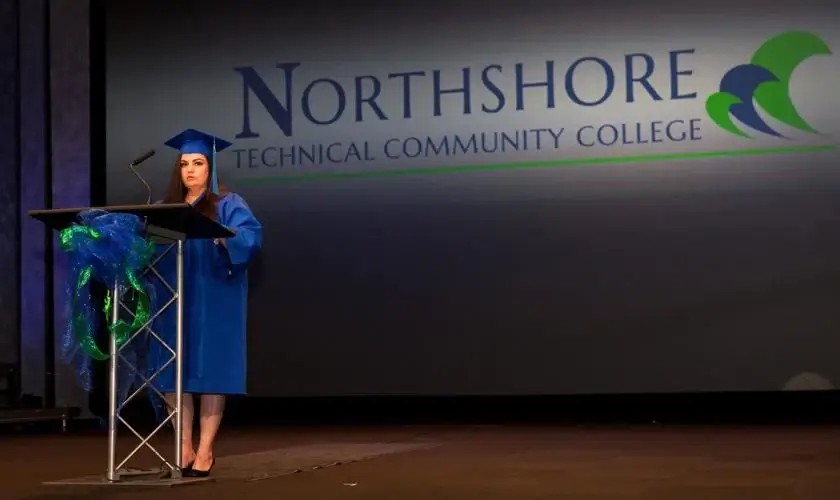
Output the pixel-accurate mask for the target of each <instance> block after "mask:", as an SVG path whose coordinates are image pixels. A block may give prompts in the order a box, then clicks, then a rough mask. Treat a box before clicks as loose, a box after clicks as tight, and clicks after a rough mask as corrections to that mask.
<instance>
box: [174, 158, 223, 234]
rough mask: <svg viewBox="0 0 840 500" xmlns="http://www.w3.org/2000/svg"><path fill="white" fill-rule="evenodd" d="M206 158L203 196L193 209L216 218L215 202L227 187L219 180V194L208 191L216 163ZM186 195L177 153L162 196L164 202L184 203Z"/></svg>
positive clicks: (208, 216)
mask: <svg viewBox="0 0 840 500" xmlns="http://www.w3.org/2000/svg"><path fill="white" fill-rule="evenodd" d="M205 160H207V184H208V185H207V186H205V188H206V191H205V193H204V196H202V197H201V199H200V200H198V203H196V204H195V209H196V210H198V211H199V212H201V214H202V215H204V216H205V217H207V218H209V219H212V220H217V219H218V217H217V215H216V204H217V203H218V202H219V200H221V199H222V198H224V197H225V195H226V194H228V190H227V188H225V187H224V186H223V185H222V183H221V181H219V194H213V193H211V192H210V186H209V184H210V182H211V179H212V178H213V171H214V170H215V169H216V165H213V163H212V162H211V161H210V159H209V158H205ZM216 179H218V174H216ZM186 196H187V186H185V185H184V180H183V179H182V178H181V155H178V158H177V159H176V160H175V167H174V168H173V169H172V175H171V176H170V177H169V186H168V187H167V188H166V196H164V198H163V202H164V203H184V200H185V198H186Z"/></svg>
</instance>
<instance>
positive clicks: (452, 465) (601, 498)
mask: <svg viewBox="0 0 840 500" xmlns="http://www.w3.org/2000/svg"><path fill="white" fill-rule="evenodd" d="M170 442H171V440H170V439H169V438H168V437H167V439H165V440H164V441H162V442H161V441H158V443H160V444H164V445H165V444H169V443H170ZM134 444H136V441H131V440H130V439H127V437H125V436H124V439H123V442H122V446H121V449H122V451H123V452H125V451H127V450H130V449H131V447H133V445H134ZM168 449H169V447H166V448H165V450H167V451H168ZM105 453H106V437H105V434H104V433H89V432H88V433H78V434H74V433H72V432H71V433H69V434H66V435H52V436H15V435H11V436H10V435H4V436H1V437H0V467H2V468H0V470H1V471H2V479H3V484H2V490H0V491H2V494H0V497H2V498H3V499H7V500H11V499H21V498H27V499H47V498H49V499H58V498H68V499H69V498H76V499H85V498H87V499H97V500H99V499H109V498H115V499H116V498H119V499H124V498H125V499H128V498H138V499H140V498H152V497H156V498H179V499H193V498H195V499H199V498H201V499H205V500H206V499H207V498H216V499H219V500H223V498H236V499H237V500H244V499H246V498H265V499H276V498H286V499H294V500H307V499H324V498H344V499H361V498H364V499H382V500H415V499H416V500H421V499H422V500H444V499H459V500H461V499H468V498H480V499H482V500H493V499H506V500H529V499H555V498H556V499H569V500H572V499H575V500H576V499H587V500H590V499H591V500H596V499H597V500H610V499H621V500H631V499H634V500H670V499H674V500H692V499H697V500H701V499H702V500H710V499H713V500H728V499H739V500H740V499H757V500H758V499H760V500H769V499H772V500H787V499H802V500H823V499H824V500H837V499H840V428H837V427H812V428H803V427H798V428H696V427H695V428H689V427H686V428H679V427H656V426H651V427H646V428H595V427H593V428H586V427H545V426H540V427H518V426H511V427H506V426H498V427H495V426H494V427H434V426H432V427H423V426H411V427H401V428H341V429H339V428H331V429H301V428H286V429H270V428H250V429H245V428H240V429H229V430H227V431H226V432H225V433H224V434H223V436H222V437H220V441H219V444H218V455H219V460H218V463H217V468H216V469H214V477H215V481H213V482H205V483H201V484H195V485H190V486H180V487H173V488H141V489H137V488H133V487H128V486H101V487H93V488H91V487H76V486H45V485H43V484H42V483H43V482H45V481H53V480H60V479H70V478H75V477H81V476H86V475H91V474H97V473H99V472H100V471H103V470H104V466H105V463H106V462H105V459H106V454H105ZM122 456H124V455H122ZM129 465H130V466H134V467H148V466H155V467H157V466H158V465H159V460H157V459H155V458H154V457H153V456H152V455H151V454H150V453H143V455H142V457H141V458H139V459H138V460H135V461H132V462H131V463H130V464H129Z"/></svg>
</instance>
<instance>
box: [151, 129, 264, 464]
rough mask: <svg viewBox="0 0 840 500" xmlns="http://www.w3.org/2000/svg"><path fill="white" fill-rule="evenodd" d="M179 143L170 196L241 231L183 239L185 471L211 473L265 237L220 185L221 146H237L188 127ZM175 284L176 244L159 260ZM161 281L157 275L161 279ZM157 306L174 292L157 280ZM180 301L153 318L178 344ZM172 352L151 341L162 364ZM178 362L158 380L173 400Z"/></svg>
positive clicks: (241, 358) (238, 388)
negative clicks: (254, 266)
mask: <svg viewBox="0 0 840 500" xmlns="http://www.w3.org/2000/svg"><path fill="white" fill-rule="evenodd" d="M166 145H167V146H170V147H173V148H175V149H177V150H178V151H179V153H180V154H179V156H178V161H177V162H176V164H175V166H174V168H173V170H172V178H171V179H170V183H169V188H168V190H167V193H166V197H165V199H164V200H163V202H165V203H183V202H187V203H190V204H191V205H193V206H194V207H195V208H196V209H197V210H198V211H200V212H201V213H202V214H204V215H205V216H206V217H209V218H211V219H213V220H215V221H217V222H219V223H220V224H222V225H223V226H225V227H227V228H228V229H230V230H231V231H232V232H233V233H234V236H232V237H230V238H227V239H220V240H201V239H195V240H187V241H186V242H185V244H184V281H183V285H184V324H183V326H184V329H183V332H184V334H183V342H184V343H183V360H182V361H183V386H182V387H183V393H184V394H183V400H182V401H183V407H182V421H183V424H182V430H183V453H182V457H181V465H182V474H183V475H184V476H188V477H204V476H207V475H209V474H210V469H211V468H212V467H213V464H214V463H215V458H214V456H213V442H214V441H215V438H216V434H217V432H218V430H219V426H220V424H221V421H222V413H223V411H224V406H225V396H228V395H238V394H244V393H245V374H246V369H245V366H246V364H245V363H246V334H245V319H246V309H247V297H248V275H247V269H248V264H249V263H250V262H251V260H252V258H253V257H254V255H255V253H256V252H257V250H258V249H259V248H260V246H261V245H262V226H261V225H260V222H259V221H258V220H257V219H256V217H254V214H253V213H252V212H251V210H250V208H249V207H248V205H247V204H246V203H245V200H244V199H242V197H241V196H240V195H238V194H236V193H232V192H229V191H227V190H226V189H225V188H224V187H220V186H219V183H218V176H217V174H216V162H215V157H216V152H218V151H222V150H223V149H225V148H227V147H229V146H231V144H230V143H229V142H227V141H224V140H222V139H219V138H218V137H214V136H212V135H209V134H206V133H203V132H200V131H197V130H193V129H190V130H186V131H184V132H182V133H181V134H179V135H177V136H176V137H173V138H172V139H170V140H169V141H167V142H166ZM155 267H156V269H157V270H158V272H160V273H161V275H162V276H163V277H164V279H166V281H167V283H169V284H170V285H171V286H173V288H174V285H175V283H176V281H175V278H176V275H175V251H174V249H171V250H169V251H168V252H166V253H165V255H164V257H163V258H162V259H161V261H160V262H159V263H158V264H157V265H156V266H155ZM156 281H157V280H156ZM157 296H158V298H157V301H158V307H160V306H162V305H163V304H165V303H166V301H167V300H168V299H169V298H170V297H171V296H172V294H171V292H169V290H168V289H166V288H164V287H163V286H162V284H161V286H158V287H157ZM175 319H176V308H175V304H174V303H173V304H172V305H171V306H170V307H168V308H167V309H166V310H165V311H164V312H163V314H161V315H160V316H159V317H158V319H157V320H156V321H155V323H154V325H153V329H154V331H155V332H156V333H157V334H158V335H159V336H160V337H161V338H162V339H163V340H165V341H166V342H167V344H168V345H169V346H171V347H172V348H173V349H174V348H175V324H176V323H175ZM171 358H172V354H171V352H169V351H168V350H167V349H166V348H164V347H163V346H161V345H160V342H151V345H150V349H149V367H150V368H151V371H152V372H155V371H157V370H158V369H159V368H160V367H162V366H163V365H164V364H165V363H166V362H167V361H168V360H170V359H171ZM174 367H175V363H174V362H172V363H170V364H169V366H168V367H167V368H165V369H164V371H163V372H162V373H161V374H160V375H159V376H158V377H157V378H156V379H155V380H154V381H153V382H154V385H155V387H157V389H158V390H159V391H161V392H162V393H164V394H166V396H167V400H168V402H169V404H170V405H171V406H172V407H174V404H175V398H174V392H175V369H174ZM199 396H200V407H199V424H200V432H199V436H200V437H199V441H198V447H195V446H194V440H193V421H194V418H195V402H194V399H195V398H198V397H199Z"/></svg>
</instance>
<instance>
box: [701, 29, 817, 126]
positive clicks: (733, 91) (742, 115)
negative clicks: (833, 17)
mask: <svg viewBox="0 0 840 500" xmlns="http://www.w3.org/2000/svg"><path fill="white" fill-rule="evenodd" d="M830 54H831V50H830V49H829V47H828V45H827V44H826V43H825V42H824V41H823V40H822V39H820V38H819V37H818V36H816V35H814V34H812V33H808V32H805V31H788V32H786V33H782V34H780V35H777V36H775V37H773V38H771V39H769V40H767V41H766V42H764V44H762V45H761V47H759V48H758V50H757V51H756V52H755V54H754V55H753V57H752V59H751V60H750V63H749V64H742V65H739V66H736V67H734V68H732V69H730V70H729V71H727V72H726V74H725V75H724V76H723V78H722V79H721V82H720V92H717V93H714V94H712V95H710V96H709V98H708V99H707V100H706V112H707V113H708V115H709V118H710V119H711V120H712V121H713V122H714V123H715V124H716V125H717V126H719V127H720V128H722V129H723V130H726V131H727V132H729V133H731V134H734V135H738V136H741V137H746V138H749V136H748V135H747V134H746V133H745V132H743V131H742V130H741V129H740V128H738V126H737V125H736V124H735V122H734V121H733V120H732V118H733V117H734V118H735V119H737V120H738V121H739V122H740V123H741V124H743V125H746V126H747V127H749V128H751V129H753V130H755V131H757V132H762V133H764V134H767V135H772V136H775V137H783V136H782V134H780V133H778V132H777V131H775V130H773V128H772V127H770V125H768V124H767V123H766V122H765V121H764V120H763V119H762V118H761V116H760V115H759V114H758V108H761V109H762V110H764V112H765V113H767V114H768V115H770V116H772V117H773V118H775V119H776V120H778V121H779V122H781V123H784V124H785V125H788V126H790V127H791V128H795V129H797V130H801V131H803V132H811V133H818V131H817V130H816V129H814V128H813V127H812V126H811V125H809V124H808V123H807V122H806V121H805V120H804V119H803V118H802V116H800V114H799V112H798V111H797V110H796V107H795V106H794V105H793V102H792V101H791V98H790V79H791V77H792V76H793V73H794V71H796V68H797V67H799V65H800V64H802V62H803V61H805V60H806V59H808V58H810V57H813V56H816V55H830Z"/></svg>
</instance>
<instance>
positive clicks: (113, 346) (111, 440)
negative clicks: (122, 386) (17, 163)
mask: <svg viewBox="0 0 840 500" xmlns="http://www.w3.org/2000/svg"><path fill="white" fill-rule="evenodd" d="M119 319H120V289H119V285H117V284H116V283H114V286H113V288H112V289H111V324H112V325H116V324H117V322H118V321H119ZM108 339H109V341H108V343H109V348H108V351H109V353H110V355H111V359H110V360H109V362H108V365H109V369H108V481H118V480H119V476H118V474H117V425H118V419H119V413H118V412H119V410H118V408H117V406H118V405H119V402H118V401H117V398H118V397H119V387H117V362H118V358H119V351H118V350H117V338H116V337H115V336H114V335H108Z"/></svg>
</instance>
